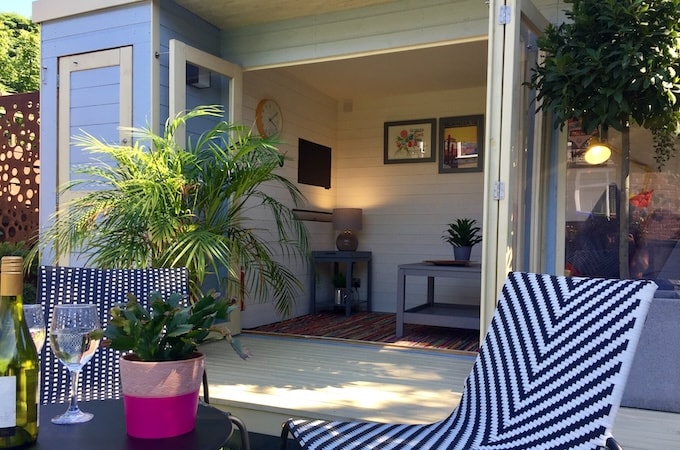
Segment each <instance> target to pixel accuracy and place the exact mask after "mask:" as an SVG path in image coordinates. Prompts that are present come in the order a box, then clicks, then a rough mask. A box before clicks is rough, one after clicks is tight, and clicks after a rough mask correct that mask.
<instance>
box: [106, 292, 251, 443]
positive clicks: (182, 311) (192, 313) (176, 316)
mask: <svg viewBox="0 0 680 450" xmlns="http://www.w3.org/2000/svg"><path fill="white" fill-rule="evenodd" d="M234 308H236V306H235V305H234V304H232V303H231V302H230V301H228V300H226V299H225V298H224V297H220V296H219V295H217V294H215V293H212V292H211V293H208V294H206V295H204V296H203V297H201V298H200V299H199V300H197V301H195V302H193V303H189V304H188V305H185V304H183V303H182V296H181V295H180V294H172V295H170V296H169V297H168V298H167V299H164V298H162V297H161V295H160V294H158V293H155V294H152V295H151V296H150V298H149V308H148V309H146V308H144V307H143V306H142V305H140V303H139V302H138V301H137V299H136V298H135V297H134V296H133V295H130V296H129V299H128V301H127V303H126V304H125V305H119V306H115V307H113V308H112V309H111V319H110V321H109V323H108V325H107V327H106V330H105V331H104V337H105V341H104V345H106V346H109V347H111V348H113V349H115V350H119V351H121V352H126V353H125V354H124V355H123V356H121V358H120V376H121V385H122V390H123V396H124V398H125V417H126V428H127V432H128V434H130V435H131V436H135V437H139V438H165V437H172V436H177V435H180V434H184V433H187V432H189V431H191V430H192V429H193V428H194V425H195V421H196V407H197V402H198V391H199V388H200V385H201V381H202V376H203V372H204V361H205V356H204V355H203V354H201V353H199V349H198V346H199V344H201V343H202V342H205V341H206V340H208V339H211V338H212V336H214V333H219V336H220V337H221V339H226V340H227V341H229V342H230V343H231V346H232V347H233V348H234V350H236V352H237V353H238V354H239V356H240V357H241V358H243V359H246V358H247V357H248V354H247V353H246V352H245V351H244V350H243V349H242V348H241V346H240V345H239V344H238V342H237V341H236V340H235V339H234V338H233V337H232V336H231V334H230V333H229V330H226V329H224V328H222V327H217V326H214V323H215V320H217V319H226V318H227V316H228V314H229V312H230V311H231V310H233V309H234Z"/></svg>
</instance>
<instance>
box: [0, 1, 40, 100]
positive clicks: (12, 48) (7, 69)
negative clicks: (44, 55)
mask: <svg viewBox="0 0 680 450" xmlns="http://www.w3.org/2000/svg"><path fill="white" fill-rule="evenodd" d="M38 89H40V27H39V26H38V25H36V24H34V23H33V22H31V21H30V20H29V19H27V18H25V17H23V16H20V15H18V14H13V13H2V14H0V92H8V93H23V92H34V91H37V90H38Z"/></svg>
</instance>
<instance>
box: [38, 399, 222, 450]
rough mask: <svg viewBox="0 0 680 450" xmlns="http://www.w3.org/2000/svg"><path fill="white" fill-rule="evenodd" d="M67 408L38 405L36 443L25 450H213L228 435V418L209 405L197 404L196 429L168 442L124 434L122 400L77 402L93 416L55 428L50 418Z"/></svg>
mask: <svg viewBox="0 0 680 450" xmlns="http://www.w3.org/2000/svg"><path fill="white" fill-rule="evenodd" d="M66 407H67V405H64V404H49V405H40V425H39V428H38V442H37V443H35V444H34V445H32V446H29V447H27V448H28V449H39V450H67V449H97V448H100V449H113V450H118V449H120V450H156V449H158V450H168V449H185V448H186V449H195V450H216V449H219V448H222V446H223V445H224V444H225V443H226V442H227V439H229V436H231V432H232V425H231V420H229V416H228V415H227V414H226V413H225V412H223V411H220V410H219V409H217V408H213V407H212V406H207V405H203V404H199V405H198V415H197V417H196V428H195V429H194V430H193V431H191V432H189V433H186V434H183V435H181V436H177V437H174V438H167V439H138V438H133V437H130V436H128V435H127V432H126V431H125V415H124V412H123V400H101V401H92V402H80V407H81V409H82V410H83V411H87V412H90V413H93V414H94V418H93V419H92V420H91V421H89V422H86V423H79V424H74V425H54V424H53V423H52V422H50V418H52V417H54V416H56V415H58V414H61V413H63V412H64V411H65V410H66Z"/></svg>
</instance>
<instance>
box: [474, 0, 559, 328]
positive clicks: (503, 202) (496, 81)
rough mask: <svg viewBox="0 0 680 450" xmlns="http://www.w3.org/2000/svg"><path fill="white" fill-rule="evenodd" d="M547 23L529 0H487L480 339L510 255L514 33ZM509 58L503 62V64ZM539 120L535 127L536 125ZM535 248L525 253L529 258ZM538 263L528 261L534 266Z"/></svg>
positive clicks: (534, 240)
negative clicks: (487, 46) (487, 30)
mask: <svg viewBox="0 0 680 450" xmlns="http://www.w3.org/2000/svg"><path fill="white" fill-rule="evenodd" d="M547 25H548V21H547V19H545V18H544V17H543V15H542V14H541V13H540V12H539V10H538V8H536V6H534V5H533V3H531V1H530V0H500V1H498V0H490V1H489V34H488V36H489V52H488V64H487V66H488V69H487V70H488V77H487V78H488V81H487V104H486V118H487V119H486V126H485V130H486V135H485V148H486V149H488V150H487V157H486V158H485V162H484V199H485V200H484V214H483V235H484V240H483V241H482V279H481V302H480V339H483V338H484V336H485V334H486V330H487V328H488V325H489V323H490V321H491V317H492V316H493V313H494V311H495V309H496V301H497V296H498V293H499V292H500V290H501V288H502V286H503V282H504V280H505V278H506V277H507V275H508V272H510V271H511V270H513V269H514V267H515V265H514V264H515V261H514V259H513V258H515V255H514V254H513V253H514V250H515V249H514V248H513V244H512V242H513V241H512V232H513V228H512V220H513V217H512V214H513V201H519V200H520V199H513V198H512V194H513V190H514V189H513V184H512V182H513V177H512V175H513V160H514V156H513V153H514V152H515V151H518V150H521V149H515V148H514V146H515V143H516V142H517V139H516V136H517V133H518V132H519V131H518V124H519V117H518V114H517V111H518V107H519V106H520V105H518V102H519V101H520V98H521V97H520V96H518V95H517V89H516V87H517V86H518V84H519V83H521V80H519V76H520V74H521V68H520V64H522V61H521V59H520V58H519V55H520V54H521V48H520V46H521V45H522V40H521V38H520V33H521V32H522V29H523V27H528V28H529V29H531V31H532V32H534V33H535V34H537V35H540V34H541V32H542V30H544V29H545V28H546V26H547ZM508 62H509V63H508ZM539 124H541V126H538V125H539ZM545 129H546V127H544V126H542V122H541V121H540V120H539V121H537V126H536V127H535V129H534V133H542V132H543V131H544V130H545ZM533 139H534V142H536V143H537V142H544V140H543V139H542V138H541V136H540V134H538V135H537V134H535V135H534V137H533ZM540 166H541V164H536V167H535V169H534V170H535V172H534V173H535V174H537V176H540V174H541V173H543V172H541V171H540ZM534 203H535V204H534V205H532V207H531V211H532V214H531V215H530V217H527V218H525V219H526V220H530V221H531V223H530V228H531V229H532V230H540V229H542V228H543V224H542V223H538V221H539V220H540V221H543V220H545V219H543V218H541V217H539V216H540V215H537V214H535V212H536V208H537V207H538V206H539V205H540V200H538V199H535V200H534ZM526 238H527V239H529V243H528V246H529V248H531V249H536V248H539V247H540V245H541V241H540V238H539V233H531V236H527V237H526ZM537 254H538V253H537V252H531V255H532V256H531V257H532V259H535V258H536V255H537ZM538 264H539V262H538V261H532V263H531V265H532V267H536V268H537V265H538Z"/></svg>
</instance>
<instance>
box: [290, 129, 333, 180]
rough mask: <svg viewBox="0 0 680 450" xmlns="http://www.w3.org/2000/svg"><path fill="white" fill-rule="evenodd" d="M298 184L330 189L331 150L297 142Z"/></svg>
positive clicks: (312, 143)
mask: <svg viewBox="0 0 680 450" xmlns="http://www.w3.org/2000/svg"><path fill="white" fill-rule="evenodd" d="M298 183H300V184H310V185H312V186H321V187H324V188H326V189H330V188H331V148H330V147H326V146H325V145H321V144H317V143H315V142H311V141H308V140H305V139H299V140H298Z"/></svg>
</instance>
